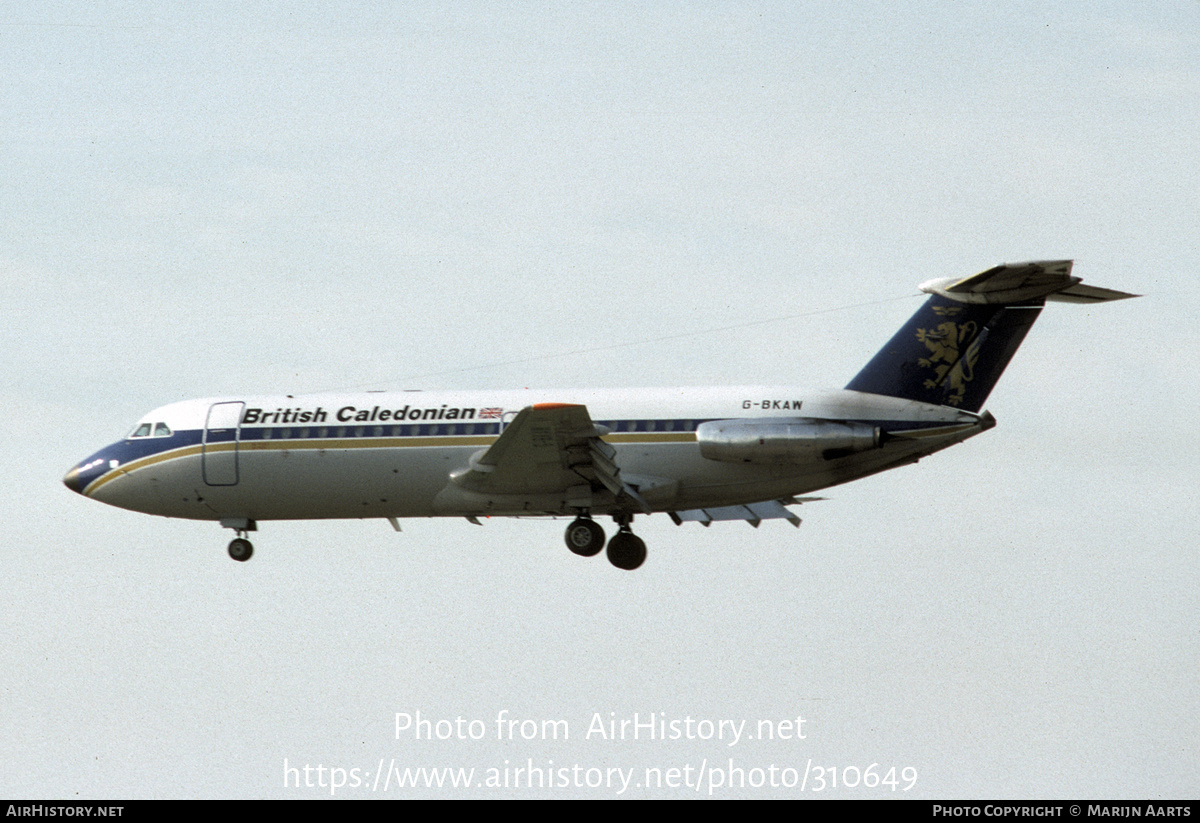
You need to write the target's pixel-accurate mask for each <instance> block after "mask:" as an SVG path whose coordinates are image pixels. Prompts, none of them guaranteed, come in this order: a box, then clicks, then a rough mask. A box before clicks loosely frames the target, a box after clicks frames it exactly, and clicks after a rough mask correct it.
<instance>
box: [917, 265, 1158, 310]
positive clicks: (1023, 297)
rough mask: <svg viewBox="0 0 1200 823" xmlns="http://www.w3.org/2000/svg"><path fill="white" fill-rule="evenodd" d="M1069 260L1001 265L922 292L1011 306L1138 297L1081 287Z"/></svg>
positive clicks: (933, 282) (930, 285)
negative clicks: (1029, 303)
mask: <svg viewBox="0 0 1200 823" xmlns="http://www.w3.org/2000/svg"><path fill="white" fill-rule="evenodd" d="M1072 265H1073V261H1071V260H1041V261H1036V262H1032V263H1003V264H1001V265H999V266H995V267H994V268H990V269H988V270H987V271H983V272H980V273H979V274H973V275H971V276H970V277H959V278H955V277H944V278H940V279H937V280H927V281H926V282H924V283H922V284H921V291H923V292H926V293H928V294H937V295H941V296H942V297H946V298H949V299H950V300H954V301H955V302H958V303H990V304H993V305H1004V304H1007V305H1014V304H1017V303H1022V302H1025V301H1031V300H1058V301H1060V302H1064V303H1102V302H1105V301H1108V300H1124V299H1125V298H1127V297H1137V296H1138V295H1136V294H1128V293H1126V292H1123V291H1114V290H1113V289H1101V288H1098V287H1096V286H1084V285H1082V279H1081V278H1079V277H1073V276H1072V275H1071V266H1072Z"/></svg>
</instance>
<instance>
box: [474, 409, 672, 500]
mask: <svg viewBox="0 0 1200 823" xmlns="http://www.w3.org/2000/svg"><path fill="white" fill-rule="evenodd" d="M607 433H608V430H607V429H605V428H604V427H602V426H597V425H596V424H595V423H593V422H592V418H591V416H590V415H589V414H588V410H587V407H586V406H581V405H577V404H571V403H538V404H536V405H533V406H527V407H526V408H524V409H522V410H521V411H520V413H519V414H517V416H516V417H515V418H513V421H512V422H511V423H509V424H508V426H507V427H506V428H505V429H504V431H503V432H502V433H501V434H500V437H499V438H497V439H496V442H495V443H493V444H492V445H491V446H490V447H488V448H487V449H485V450H484V451H482V452H479V453H478V454H475V455H474V456H473V457H472V458H471V460H470V467H469V468H467V469H463V470H460V471H457V472H454V473H453V474H451V479H452V480H453V481H454V483H455V484H457V485H458V486H461V487H462V488H464V489H467V490H469V491H474V492H480V493H484V494H554V493H558V492H576V491H577V492H578V494H575V495H574V496H576V497H578V498H579V499H580V500H581V501H584V500H586V499H588V498H590V496H591V494H592V493H593V492H600V493H603V491H604V490H608V491H609V492H611V493H612V495H613V497H615V498H618V502H620V499H621V498H625V499H626V500H625V502H626V505H629V504H632V505H631V506H630V507H631V508H637V509H640V510H642V511H645V512H649V511H650V507H649V505H648V504H647V503H646V501H644V500H643V499H642V498H641V496H640V495H639V494H638V493H637V491H636V490H635V489H633V488H632V487H631V486H630V485H629V484H628V483H625V482H624V481H623V480H622V479H621V472H620V469H618V468H617V464H616V463H615V462H614V458H615V457H616V451H615V450H614V449H613V447H612V446H610V445H609V444H607V443H605V442H604V441H603V440H601V439H600V438H601V436H602V435H605V434H607ZM585 487H586V488H585ZM590 505H591V504H590V502H585V503H583V505H581V508H587V507H588V506H590Z"/></svg>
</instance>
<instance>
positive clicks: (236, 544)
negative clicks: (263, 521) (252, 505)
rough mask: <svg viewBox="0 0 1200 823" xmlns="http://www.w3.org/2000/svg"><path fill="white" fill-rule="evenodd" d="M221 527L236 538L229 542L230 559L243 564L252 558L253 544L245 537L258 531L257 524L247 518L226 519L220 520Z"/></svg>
mask: <svg viewBox="0 0 1200 823" xmlns="http://www.w3.org/2000/svg"><path fill="white" fill-rule="evenodd" d="M221 525H222V526H224V527H225V528H227V529H233V530H234V531H235V532H236V533H237V537H235V538H234V539H233V540H230V541H229V556H230V557H232V558H233V559H234V560H236V561H238V562H239V563H245V562H246V561H247V560H249V559H250V558H251V557H253V556H254V544H253V543H251V542H250V541H249V540H247V539H246V535H247V534H248V533H249V532H252V531H256V530H257V529H258V524H257V523H255V522H254V521H253V520H251V519H250V518H248V517H227V518H222V520H221Z"/></svg>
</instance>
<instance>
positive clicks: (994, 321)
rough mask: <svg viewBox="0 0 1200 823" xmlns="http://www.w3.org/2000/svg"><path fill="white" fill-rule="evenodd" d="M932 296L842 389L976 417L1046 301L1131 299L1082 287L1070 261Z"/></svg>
mask: <svg viewBox="0 0 1200 823" xmlns="http://www.w3.org/2000/svg"><path fill="white" fill-rule="evenodd" d="M921 290H922V291H925V292H929V293H931V294H932V295H933V296H932V297H930V298H929V300H927V301H926V302H925V304H924V305H923V306H921V308H920V309H918V310H917V313H916V314H914V315H913V316H912V319H910V320H909V321H908V323H906V324H905V325H904V326H903V327H902V328H901V329H900V331H898V332H896V334H895V336H894V337H892V339H891V340H890V341H889V342H888V344H887V345H886V346H884V347H883V348H882V349H880V350H879V353H878V354H876V355H875V356H874V357H873V358H871V361H870V362H869V363H867V365H866V366H865V367H863V370H862V371H860V372H859V373H858V375H857V376H855V378H854V379H853V380H851V381H850V382H849V384H847V386H846V388H847V389H851V390H853V391H861V392H870V393H871V394H883V395H888V396H890V397H903V398H906V399H909V400H920V401H922V402H925V403H935V404H937V405H946V406H955V407H957V408H960V409H966V410H967V411H972V412H977V411H979V410H980V409H981V408H983V403H984V401H985V400H987V397H988V395H989V394H990V393H991V391H992V387H993V386H995V385H996V381H997V380H999V379H1000V375H1001V374H1003V373H1004V369H1005V367H1006V366H1008V362H1009V361H1010V360H1012V357H1013V355H1014V354H1015V353H1016V351H1017V348H1018V347H1019V346H1020V345H1021V342H1022V341H1023V340H1024V339H1025V335H1026V334H1027V333H1028V332H1029V329H1030V328H1031V327H1032V326H1033V324H1034V321H1036V320H1037V318H1038V315H1039V314H1041V311H1042V307H1043V305H1044V304H1045V301H1047V300H1059V301H1063V302H1072V303H1095V302H1104V301H1108V300H1121V299H1123V298H1126V297H1136V296H1137V295H1134V294H1126V293H1125V292H1119V291H1112V290H1111V289H1100V288H1096V287H1095V286H1084V285H1082V284H1081V280H1080V278H1078V277H1072V276H1071V261H1070V260H1054V261H1043V262H1036V263H1016V264H1006V265H1001V266H996V267H995V268H993V269H988V270H987V271H985V272H981V273H980V274H976V275H974V276H972V277H967V278H962V279H954V278H949V279H944V280H930V281H929V282H927V283H922V284H921Z"/></svg>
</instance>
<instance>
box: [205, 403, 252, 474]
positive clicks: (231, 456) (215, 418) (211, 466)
mask: <svg viewBox="0 0 1200 823" xmlns="http://www.w3.org/2000/svg"><path fill="white" fill-rule="evenodd" d="M245 407H246V404H245V403H242V402H240V401H237V402H228V403H213V404H212V406H210V407H209V409H208V420H207V422H206V423H205V425H204V443H203V445H202V447H201V455H202V456H201V465H202V467H203V472H204V482H205V483H207V484H208V485H210V486H236V485H237V482H238V441H239V439H240V437H239V434H240V431H241V429H240V426H241V422H242V410H243V409H244V408H245Z"/></svg>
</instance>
